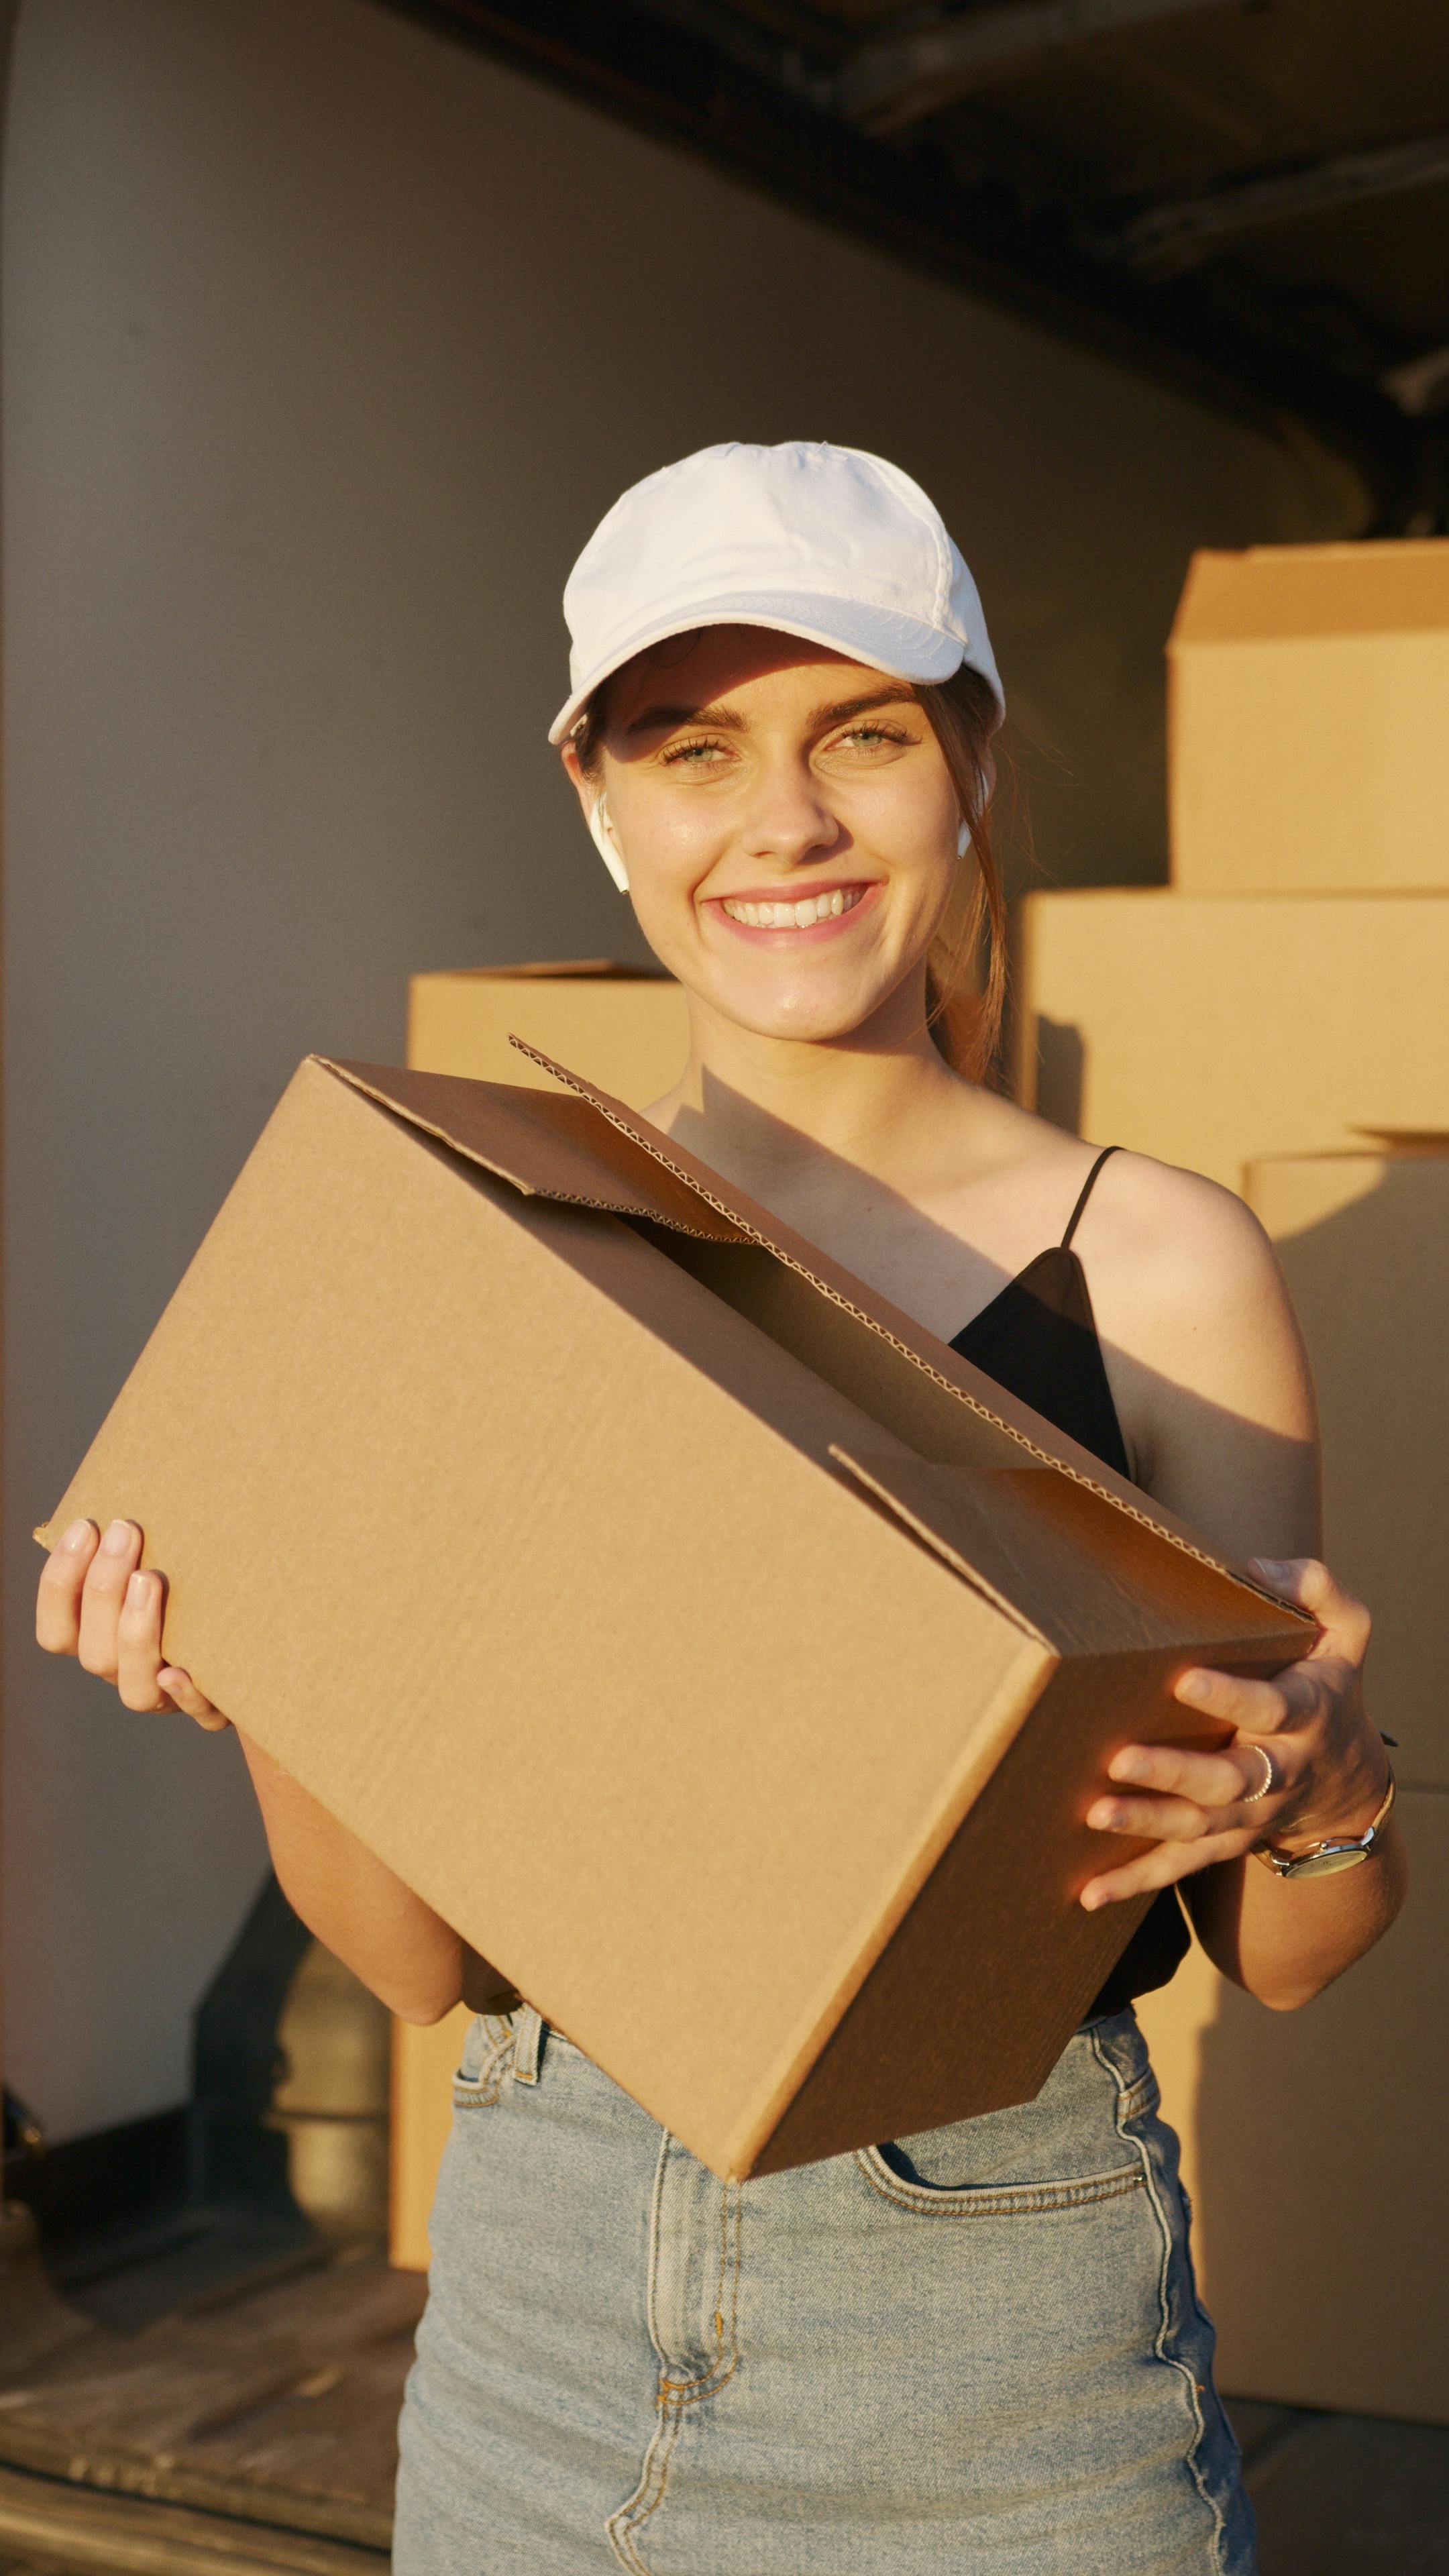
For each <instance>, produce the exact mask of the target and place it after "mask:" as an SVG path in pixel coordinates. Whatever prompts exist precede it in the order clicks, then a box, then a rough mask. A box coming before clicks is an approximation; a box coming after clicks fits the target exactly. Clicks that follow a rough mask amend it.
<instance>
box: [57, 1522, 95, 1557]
mask: <svg viewBox="0 0 1449 2576" xmlns="http://www.w3.org/2000/svg"><path fill="white" fill-rule="evenodd" d="M90 1536H91V1525H90V1522H89V1521H72V1522H71V1525H70V1527H69V1529H68V1530H67V1531H66V1534H65V1536H64V1538H63V1539H62V1540H61V1542H60V1543H61V1546H62V1547H63V1548H65V1549H66V1550H67V1551H68V1553H69V1554H70V1555H71V1556H76V1555H78V1554H79V1553H80V1550H81V1549H82V1548H83V1547H84V1546H85V1544H86V1541H87V1540H88V1539H89V1537H90Z"/></svg>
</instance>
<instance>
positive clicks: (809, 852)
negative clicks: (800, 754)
mask: <svg viewBox="0 0 1449 2576" xmlns="http://www.w3.org/2000/svg"><path fill="white" fill-rule="evenodd" d="M844 831H845V827H844V825H843V824H842V823H841V821H840V819H839V817H838V815H836V814H833V813H832V812H831V810H830V807H829V805H828V804H827V803H826V801H825V798H824V795H823V793H822V791H821V785H820V781H819V779H818V778H816V776H815V774H814V772H813V771H812V770H811V768H810V767H809V765H808V763H806V762H803V761H796V760H779V761H772V762H771V764H770V766H769V768H768V769H767V770H766V771H765V772H764V773H763V775H762V776H761V777H760V779H759V780H758V783H757V785H756V789H755V793H754V795H753V796H752V797H751V799H750V803H749V808H748V811H747V812H746V814H745V816H744V822H743V828H742V834H741V840H742V846H743V848H744V850H745V853H746V855H747V856H748V857H750V858H752V859H773V860H774V862H775V864H776V866H777V867H784V868H798V867H803V866H804V865H805V864H806V862H807V861H809V860H811V859H818V858H823V857H824V856H825V855H826V854H827V853H828V852H830V851H832V850H834V849H836V848H837V846H838V845H839V843H840V841H841V840H842V838H843V837H844Z"/></svg>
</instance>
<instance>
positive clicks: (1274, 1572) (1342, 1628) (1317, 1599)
mask: <svg viewBox="0 0 1449 2576" xmlns="http://www.w3.org/2000/svg"><path fill="white" fill-rule="evenodd" d="M1248 1571H1249V1573H1250V1574H1260V1575H1261V1576H1262V1578H1263V1580H1264V1582H1265V1583H1266V1584H1268V1585H1269V1586H1270V1588H1271V1589H1272V1590H1273V1591H1274V1592H1280V1593H1281V1594H1282V1595H1283V1598H1284V1600H1285V1601H1291V1602H1293V1603H1294V1604H1295V1606H1296V1607H1297V1608H1298V1609H1300V1610H1306V1611H1307V1612H1308V1613H1309V1616H1310V1617H1311V1618H1314V1619H1316V1620H1317V1621H1318V1625H1319V1629H1320V1631H1321V1634H1320V1636H1319V1639H1318V1642H1317V1645H1316V1646H1314V1647H1313V1648H1312V1649H1311V1650H1310V1651H1311V1652H1313V1653H1315V1654H1333V1655H1342V1656H1344V1657H1345V1658H1346V1660H1347V1661H1348V1662H1349V1663H1351V1664H1361V1663H1362V1662H1363V1659H1364V1656H1365V1655H1366V1653H1367V1652H1368V1641H1369V1631H1370V1629H1371V1627H1372V1625H1373V1622H1372V1620H1371V1619H1370V1617H1369V1614H1368V1612H1367V1610H1366V1609H1365V1608H1364V1605H1363V1603H1362V1602H1361V1601H1360V1600H1358V1599H1356V1597H1355V1595H1354V1594H1353V1593H1352V1592H1346V1591H1345V1590H1344V1587H1343V1585H1342V1584H1341V1583H1340V1582H1339V1580H1338V1578H1337V1576H1336V1575H1333V1574H1331V1573H1330V1572H1329V1570H1328V1567H1327V1566H1326V1565H1323V1564H1321V1563H1320V1561H1319V1559H1318V1558H1317V1557H1316V1556H1294V1557H1272V1556H1255V1557H1254V1559H1253V1561H1252V1564H1251V1565H1250V1566H1249V1568H1248Z"/></svg>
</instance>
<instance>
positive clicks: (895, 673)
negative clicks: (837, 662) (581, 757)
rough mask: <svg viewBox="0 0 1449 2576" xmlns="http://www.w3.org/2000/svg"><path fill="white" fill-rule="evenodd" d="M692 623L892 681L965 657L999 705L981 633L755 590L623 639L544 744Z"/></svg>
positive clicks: (696, 606)
mask: <svg viewBox="0 0 1449 2576" xmlns="http://www.w3.org/2000/svg"><path fill="white" fill-rule="evenodd" d="M696 626H771V627H774V628H776V629H777V630H778V632H779V633H780V634H782V635H798V636H799V637H800V639H801V641H802V642H803V643H806V644H827V645H829V646H830V647H831V649H832V650H833V651H834V652H837V653H847V654H849V655H850V657H851V659H852V660H853V661H857V662H864V663H866V664H867V665H868V666H869V668H870V669H871V670H873V671H884V672H885V673H886V674H887V675H888V677H889V678H891V679H893V680H921V681H941V680H949V679H950V677H951V675H952V673H953V671H959V670H960V668H961V665H962V663H963V662H969V663H970V664H971V667H972V669H973V670H977V671H980V673H981V674H982V677H983V678H984V679H986V680H988V681H989V682H990V684H991V686H992V688H993V689H994V690H995V692H996V698H997V703H998V705H1000V703H1001V682H1000V680H999V679H998V677H997V673H996V664H995V662H994V660H993V659H992V655H991V648H990V646H989V645H988V644H987V643H986V641H985V638H984V636H983V638H982V640H981V643H980V645H979V646H977V647H975V648H974V649H973V647H972V645H971V644H969V643H968V644H964V645H963V644H962V642H961V639H960V637H959V636H957V635H947V634H944V633H943V632H942V630H941V628H940V627H938V626H926V625H924V624H922V622H921V621H920V620H919V619H918V618H914V617H901V616H898V615H897V614H896V613H895V611H894V610H892V609H889V608H873V607H870V606H869V605H867V604H866V603H864V602H863V601H861V600H858V599H827V598H820V597H818V596H815V595H811V594H804V593H800V592H793V593H792V592H787V591H758V592H754V593H750V594H746V595H743V596H740V595H736V596H735V597H734V598H732V599H705V600H692V601H691V602H690V603H689V604H688V605H687V606H684V607H681V608H680V609H679V610H678V611H677V613H675V614H672V615H668V616H660V617H658V618H656V619H654V620H653V622H652V623H651V624H650V625H648V626H646V627H643V628H641V630H640V631H639V633H638V634H636V635H631V636H629V638H628V639H627V641H626V642H624V643H622V644H620V645H619V646H618V647H617V648H616V649H615V650H614V651H612V652H610V653H609V654H607V655H606V656H605V658H604V659H603V660H602V661H601V662H599V663H598V664H597V666H596V667H595V668H594V669H593V670H591V671H590V672H589V674H588V676H587V678H586V679H584V680H583V681H581V682H580V684H579V686H578V687H577V688H576V689H575V690H574V691H573V692H572V694H571V696H569V697H568V698H567V699H566V700H565V702H564V704H563V705H562V706H561V707H560V709H559V711H558V714H557V715H556V716H555V717H554V720H553V723H552V724H551V725H550V726H549V729H548V738H549V741H550V742H553V743H560V742H564V741H566V740H567V738H568V736H569V734H571V733H572V731H573V729H574V726H575V725H576V724H577V723H578V720H579V718H580V716H581V715H582V714H583V711H584V709H585V707H586V706H587V705H588V703H589V700H590V698H591V697H592V696H593V694H594V691H595V690H596V689H597V688H600V687H601V686H602V684H603V682H604V681H605V680H607V679H608V678H609V677H610V676H611V674H612V673H613V672H615V671H620V670H622V669H623V667H624V664H625V663H626V662H632V660H633V658H634V656H635V654H636V653H646V652H647V651H648V650H649V648H650V646H651V645H653V644H663V643H666V642H667V641H668V639H669V637H670V636H671V635H688V634H690V633H692V631H693V629H694V628H695V627H696Z"/></svg>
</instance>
